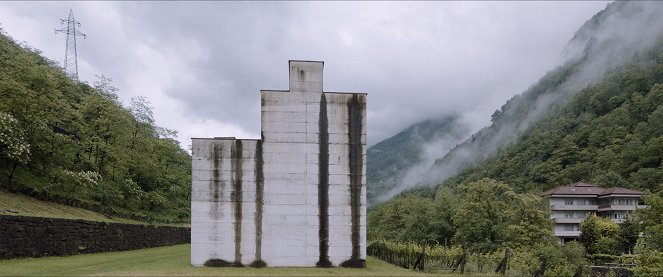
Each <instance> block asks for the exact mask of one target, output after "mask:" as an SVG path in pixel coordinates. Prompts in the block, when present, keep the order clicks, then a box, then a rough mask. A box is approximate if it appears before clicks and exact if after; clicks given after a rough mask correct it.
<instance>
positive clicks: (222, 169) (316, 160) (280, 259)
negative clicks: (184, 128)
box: [191, 61, 366, 267]
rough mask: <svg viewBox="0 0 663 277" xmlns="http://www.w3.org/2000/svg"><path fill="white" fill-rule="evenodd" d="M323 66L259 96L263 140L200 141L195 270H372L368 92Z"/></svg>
mask: <svg viewBox="0 0 663 277" xmlns="http://www.w3.org/2000/svg"><path fill="white" fill-rule="evenodd" d="M323 66H324V63H323V62H313V61H290V63H289V67H290V89H289V90H287V91H279V90H262V91H261V120H262V122H261V131H262V138H261V139H259V140H257V139H256V140H238V139H234V138H206V139H193V143H192V146H193V150H192V152H193V153H192V154H193V172H192V179H193V184H192V196H191V198H192V202H191V213H192V217H191V264H193V265H196V266H200V265H204V264H207V265H220V266H240V265H253V266H264V265H267V266H305V267H312V266H320V267H328V266H347V267H364V266H365V262H364V261H365V259H366V147H365V146H366V94H364V93H337V92H323V91H322V88H323V87H322V79H323V78H322V70H323Z"/></svg>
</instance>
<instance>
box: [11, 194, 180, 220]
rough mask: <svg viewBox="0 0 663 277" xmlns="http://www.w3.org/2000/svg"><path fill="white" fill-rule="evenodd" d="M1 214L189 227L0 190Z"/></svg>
mask: <svg viewBox="0 0 663 277" xmlns="http://www.w3.org/2000/svg"><path fill="white" fill-rule="evenodd" d="M0 214H2V215H22V216H34V217H54V218H65V219H83V220H89V221H102V222H117V223H131V224H149V225H165V226H177V227H188V226H189V224H188V223H181V224H178V223H174V224H165V223H146V222H142V221H137V220H133V219H127V218H120V217H109V216H105V215H103V214H100V213H98V212H93V211H90V210H86V209H83V208H77V207H71V206H67V205H62V204H58V203H52V202H48V201H41V200H38V199H35V198H32V197H29V196H26V195H22V194H16V193H9V192H6V191H1V190H0Z"/></svg>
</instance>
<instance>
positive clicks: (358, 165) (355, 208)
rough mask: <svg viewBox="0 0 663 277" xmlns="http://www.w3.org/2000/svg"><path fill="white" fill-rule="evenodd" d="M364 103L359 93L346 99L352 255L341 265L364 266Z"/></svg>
mask: <svg viewBox="0 0 663 277" xmlns="http://www.w3.org/2000/svg"><path fill="white" fill-rule="evenodd" d="M365 107H366V105H365V102H364V101H361V100H360V99H359V95H356V94H354V95H352V98H350V99H349V101H348V126H349V131H348V142H349V147H350V151H349V153H348V154H349V157H348V158H349V163H348V164H349V166H350V168H349V170H350V203H349V204H350V207H351V221H352V227H351V233H352V235H351V239H352V256H351V258H350V260H347V261H345V262H343V263H341V266H342V267H365V266H366V262H365V260H363V259H360V257H361V245H360V235H361V234H360V232H361V230H360V227H361V226H360V219H361V179H362V176H363V166H364V156H363V152H364V151H363V147H364V146H363V144H362V143H361V136H362V133H363V130H362V128H363V127H362V121H363V118H362V117H363V113H364V109H365Z"/></svg>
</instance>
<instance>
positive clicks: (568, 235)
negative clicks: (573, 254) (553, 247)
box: [555, 231, 580, 238]
mask: <svg viewBox="0 0 663 277" xmlns="http://www.w3.org/2000/svg"><path fill="white" fill-rule="evenodd" d="M555 236H556V237H562V238H578V237H580V231H555Z"/></svg>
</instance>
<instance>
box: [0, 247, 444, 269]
mask: <svg viewBox="0 0 663 277" xmlns="http://www.w3.org/2000/svg"><path fill="white" fill-rule="evenodd" d="M190 253H191V247H190V245H189V244H182V245H175V246H166V247H158V248H151V249H142V250H134V251H122V252H110V253H99V254H85V255H76V256H68V257H46V258H27V259H14V260H1V261H0V275H3V276H5V275H10V276H17V275H30V276H34V275H49V276H53V275H60V276H61V275H66V276H74V275H113V276H117V275H124V276H136V275H142V276H145V275H152V276H164V275H186V276H191V275H195V276H211V275H215V276H219V275H222V276H431V274H427V273H420V272H416V271H413V270H407V269H403V268H400V267H397V266H394V265H391V264H388V263H387V262H384V261H382V260H378V259H376V258H373V257H368V260H367V261H366V264H367V267H366V268H364V269H351V268H292V267H282V268H219V267H216V268H212V267H192V266H191V265H190V264H189V257H190ZM437 276H439V275H437ZM447 276H454V275H447Z"/></svg>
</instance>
